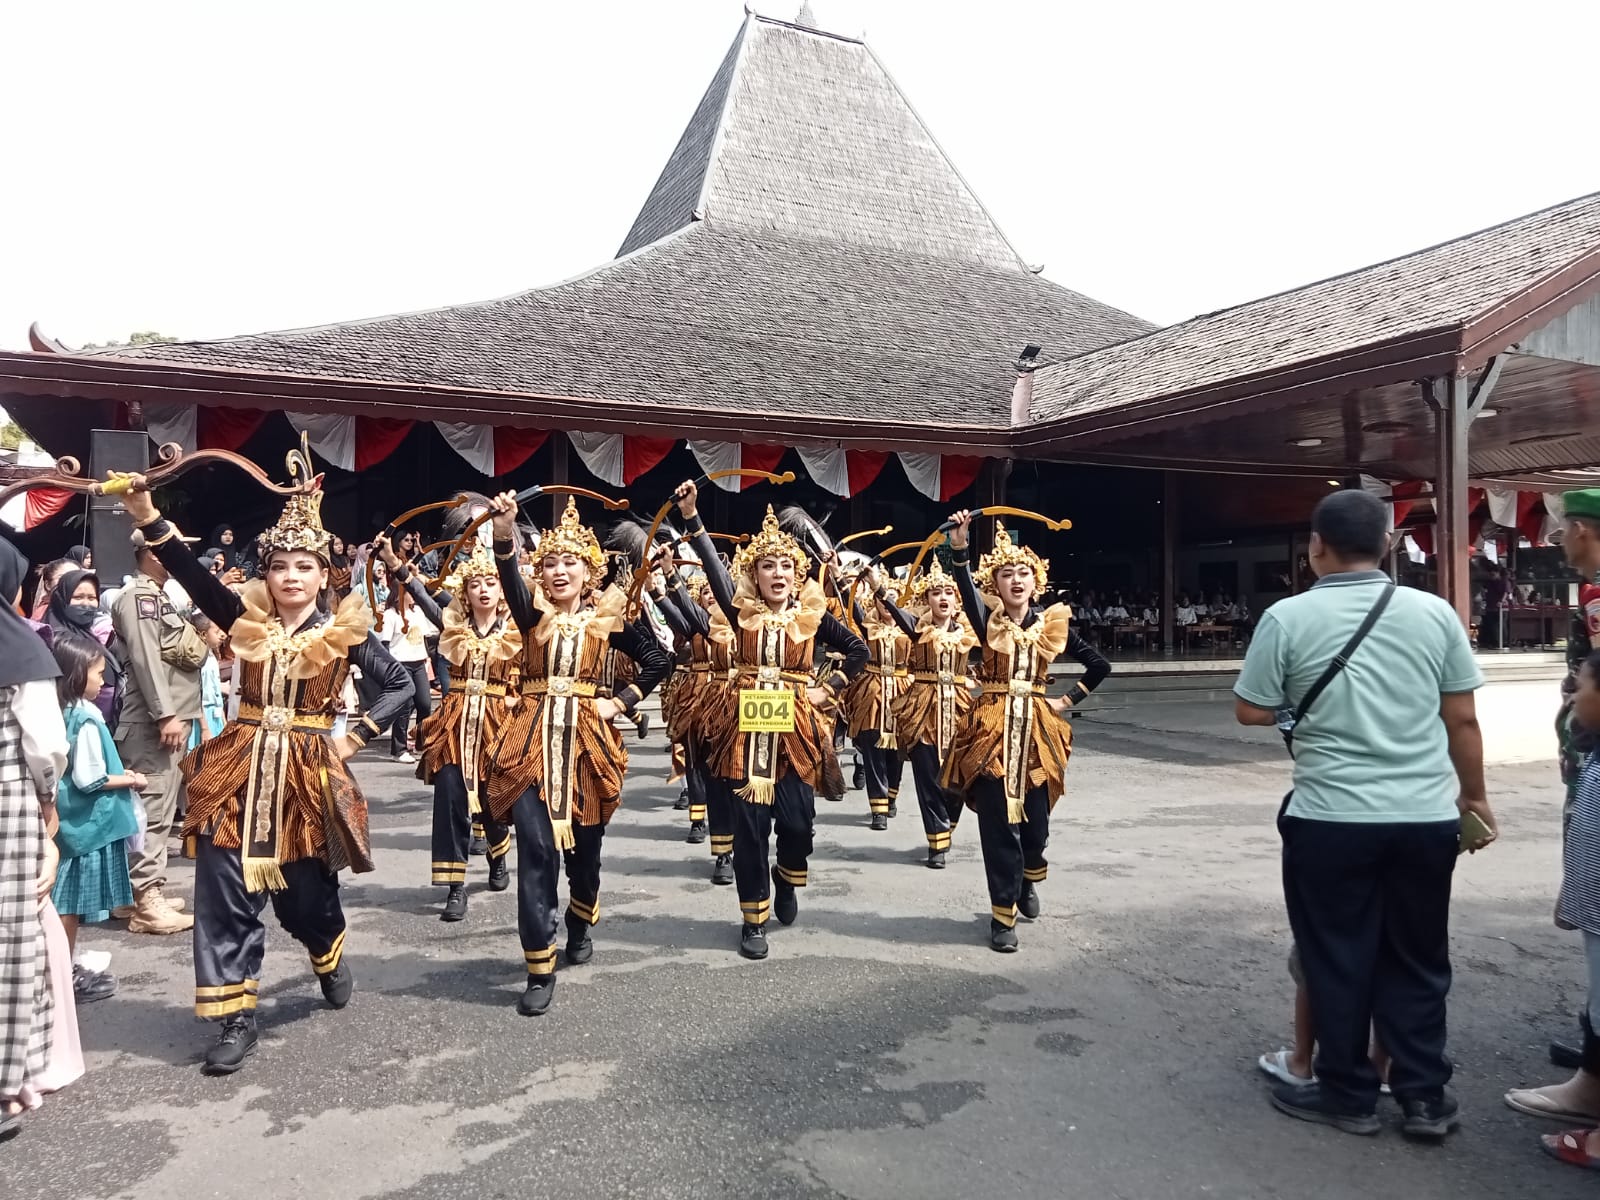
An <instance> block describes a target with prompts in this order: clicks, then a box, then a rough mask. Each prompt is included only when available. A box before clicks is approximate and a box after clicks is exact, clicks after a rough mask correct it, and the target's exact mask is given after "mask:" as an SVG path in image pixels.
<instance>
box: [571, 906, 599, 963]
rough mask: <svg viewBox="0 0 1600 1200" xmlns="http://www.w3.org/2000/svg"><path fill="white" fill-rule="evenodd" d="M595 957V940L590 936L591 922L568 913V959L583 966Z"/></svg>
mask: <svg viewBox="0 0 1600 1200" xmlns="http://www.w3.org/2000/svg"><path fill="white" fill-rule="evenodd" d="M593 957H594V941H593V939H591V938H590V937H589V922H587V921H585V920H584V919H583V918H582V917H575V916H573V915H572V914H571V913H570V912H569V913H568V914H567V961H568V962H569V963H571V964H572V965H573V966H575V967H581V966H582V965H583V964H584V963H586V962H588V961H589V960H590V959H591V958H593Z"/></svg>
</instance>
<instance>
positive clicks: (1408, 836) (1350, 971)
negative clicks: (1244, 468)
mask: <svg viewBox="0 0 1600 1200" xmlns="http://www.w3.org/2000/svg"><path fill="white" fill-rule="evenodd" d="M1387 542H1388V514H1387V511H1386V509H1385V507H1384V505H1383V503H1382V501H1380V500H1378V499H1377V498H1376V497H1374V496H1372V495H1370V494H1369V493H1367V492H1364V491H1356V490H1351V491H1342V492H1336V493H1334V494H1333V495H1331V496H1329V497H1327V498H1326V499H1324V500H1323V501H1322V502H1321V503H1320V504H1318V505H1317V508H1316V511H1315V512H1314V513H1313V514H1312V516H1311V549H1310V562H1311V569H1312V570H1313V571H1314V572H1315V573H1316V575H1317V577H1318V579H1317V583H1316V585H1315V586H1314V587H1312V588H1311V590H1310V591H1308V592H1305V593H1303V594H1301V595H1298V596H1293V597H1290V598H1289V599H1286V600H1281V601H1279V602H1278V603H1277V604H1275V605H1273V606H1272V607H1271V608H1270V609H1268V610H1267V612H1266V613H1264V614H1263V615H1262V618H1261V622H1260V625H1259V626H1258V628H1257V630H1256V635H1255V640H1254V641H1253V642H1252V643H1251V645H1250V650H1249V653H1248V654H1247V655H1246V657H1245V662H1244V669H1243V670H1242V671H1241V672H1240V674H1239V680H1238V682H1237V683H1236V684H1235V685H1234V695H1235V697H1236V705H1235V711H1236V715H1237V716H1238V719H1239V721H1240V723H1241V724H1245V725H1273V724H1278V725H1280V726H1281V725H1283V724H1284V723H1285V717H1284V716H1283V715H1282V714H1286V713H1291V712H1292V711H1293V710H1294V709H1295V708H1296V706H1297V705H1298V704H1299V703H1300V701H1301V699H1302V698H1303V697H1304V696H1305V695H1306V693H1307V692H1308V691H1309V690H1310V689H1311V687H1312V685H1313V684H1314V683H1315V682H1316V681H1317V679H1318V678H1319V677H1320V676H1321V675H1322V674H1323V672H1324V671H1325V670H1326V669H1327V667H1328V665H1329V664H1330V663H1331V662H1332V661H1333V659H1334V658H1335V656H1336V655H1338V654H1339V653H1340V652H1341V651H1342V650H1343V649H1344V647H1345V645H1346V643H1348V642H1349V640H1350V638H1351V635H1352V634H1354V633H1355V631H1356V630H1357V629H1358V628H1359V627H1360V626H1361V624H1362V621H1363V620H1364V619H1365V618H1366V617H1367V615H1368V613H1370V612H1371V611H1373V609H1374V606H1375V605H1376V604H1377V603H1378V601H1379V599H1380V597H1381V596H1383V594H1384V593H1385V592H1386V590H1387V589H1388V588H1389V586H1390V581H1389V578H1388V576H1386V575H1385V574H1384V573H1383V572H1382V571H1381V570H1379V569H1378V563H1379V562H1380V560H1381V559H1382V558H1383V555H1384V551H1385V549H1386V548H1387ZM1482 683H1483V676H1482V674H1481V673H1480V672H1479V670H1478V665H1477V663H1476V661H1475V660H1474V659H1473V656H1472V648H1471V646H1470V644H1469V643H1468V641H1467V635H1466V631H1465V630H1464V629H1463V628H1462V625H1461V620H1460V618H1459V617H1458V616H1457V615H1456V613H1455V610H1454V609H1452V608H1451V607H1450V606H1449V605H1448V604H1446V603H1445V602H1444V601H1443V600H1441V599H1439V598H1438V597H1437V596H1432V595H1429V594H1427V593H1425V592H1420V591H1417V590H1415V589H1412V588H1397V589H1395V590H1394V591H1393V593H1392V595H1390V597H1389V600H1388V604H1387V607H1386V608H1385V609H1384V610H1383V611H1382V613H1381V614H1380V615H1379V617H1378V619H1377V621H1376V622H1375V623H1374V624H1373V625H1372V627H1371V630H1370V631H1369V633H1368V634H1367V636H1366V638H1365V640H1364V641H1362V642H1361V644H1360V645H1359V647H1357V649H1356V650H1355V651H1354V652H1353V653H1352V654H1351V655H1350V657H1349V659H1348V662H1347V664H1346V665H1345V667H1344V669H1343V670H1342V671H1341V672H1339V673H1338V674H1337V675H1335V676H1334V677H1333V678H1332V680H1331V681H1330V682H1329V684H1328V685H1327V687H1326V688H1325V689H1324V690H1323V691H1322V693H1321V694H1320V695H1319V696H1318V697H1317V698H1316V699H1315V701H1314V703H1313V704H1312V705H1311V706H1310V708H1309V709H1308V710H1307V711H1306V712H1305V714H1304V715H1303V716H1302V718H1301V720H1300V722H1299V723H1298V724H1297V725H1296V726H1295V727H1294V738H1293V746H1294V755H1295V764H1294V790H1293V791H1292V792H1291V793H1290V794H1289V797H1288V799H1287V800H1285V802H1284V807H1283V810H1282V812H1281V814H1280V815H1279V818H1278V828H1279V832H1280V833H1281V834H1282V836H1283V890H1284V898H1285V900H1286V902H1287V905H1288V910H1289V924H1290V926H1291V928H1292V929H1293V930H1294V936H1295V942H1296V944H1297V946H1298V947H1299V951H1300V961H1301V965H1302V967H1303V969H1304V972H1305V979H1306V988H1307V990H1308V992H1309V994H1310V1000H1311V1011H1312V1021H1313V1025H1314V1026H1315V1029H1316V1035H1317V1056H1316V1063H1315V1071H1316V1081H1315V1082H1313V1083H1309V1084H1301V1085H1290V1084H1281V1085H1279V1086H1278V1087H1277V1088H1275V1089H1274V1091H1273V1098H1272V1100H1273V1104H1274V1105H1275V1106H1276V1107H1277V1108H1279V1109H1280V1110H1282V1111H1284V1112H1286V1113H1288V1114H1290V1115H1291V1116H1295V1117H1299V1118H1301V1119H1303V1120H1308V1121H1317V1122H1320V1123H1323V1124H1328V1125H1333V1126H1335V1127H1337V1128H1339V1129H1342V1130H1345V1131H1346V1132H1348V1133H1376V1132H1377V1131H1378V1118H1377V1115H1376V1109H1377V1100H1378V1086H1379V1083H1380V1080H1379V1079H1378V1075H1377V1072H1376V1071H1375V1070H1374V1069H1373V1066H1372V1063H1371V1061H1370V1059H1369V1058H1368V1035H1369V1031H1370V1030H1371V1029H1372V1028H1374V1027H1376V1030H1377V1035H1378V1038H1379V1040H1380V1041H1381V1042H1382V1043H1383V1046H1384V1048H1385V1049H1386V1050H1388V1052H1389V1054H1390V1055H1391V1057H1392V1064H1391V1066H1390V1071H1389V1083H1390V1087H1391V1089H1392V1090H1393V1092H1394V1095H1395V1098H1396V1099H1397V1100H1398V1101H1399V1102H1400V1104H1401V1106H1402V1108H1403V1109H1404V1111H1405V1124H1404V1130H1405V1132H1406V1133H1408V1134H1410V1135H1412V1136H1416V1137H1431V1138H1439V1137H1443V1136H1444V1135H1445V1134H1447V1133H1448V1132H1449V1131H1450V1130H1451V1129H1453V1128H1455V1126H1456V1125H1457V1124H1458V1123H1459V1118H1458V1116H1457V1109H1456V1101H1455V1098H1454V1097H1453V1096H1452V1095H1451V1094H1450V1093H1449V1092H1448V1091H1447V1089H1446V1087H1445V1084H1446V1083H1448V1082H1449V1080H1450V1075H1451V1067H1450V1063H1449V1060H1448V1059H1447V1058H1446V1057H1445V1000H1446V997H1447V995H1448V994H1449V991H1450V957H1449V918H1450V883H1451V877H1452V875H1453V873H1454V870H1455V862H1456V854H1457V851H1458V848H1459V837H1460V817H1461V814H1462V813H1464V812H1466V811H1468V810H1471V811H1472V812H1475V813H1476V814H1477V815H1478V816H1479V817H1481V818H1482V820H1483V821H1484V823H1485V824H1486V825H1487V826H1488V827H1489V829H1490V830H1493V829H1494V827H1495V825H1494V816H1493V813H1492V812H1491V811H1490V808H1489V802H1488V799H1487V797H1486V796H1485V793H1484V782H1483V740H1482V736H1481V734H1480V733H1479V730H1478V721H1477V714H1476V707H1475V702H1474V696H1473V693H1474V692H1475V691H1476V689H1477V688H1478V687H1480V686H1481V685H1482ZM1487 844H1488V842H1487V840H1484V841H1481V842H1480V843H1479V846H1482V845H1487ZM1473 848H1479V847H1477V846H1475V847H1473Z"/></svg>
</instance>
